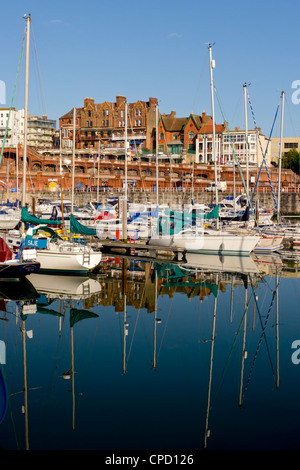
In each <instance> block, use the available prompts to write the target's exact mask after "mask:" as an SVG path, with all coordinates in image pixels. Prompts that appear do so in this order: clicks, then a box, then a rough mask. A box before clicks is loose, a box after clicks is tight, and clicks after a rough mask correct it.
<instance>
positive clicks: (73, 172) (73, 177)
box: [71, 106, 76, 214]
mask: <svg viewBox="0 0 300 470" xmlns="http://www.w3.org/2000/svg"><path fill="white" fill-rule="evenodd" d="M75 119H76V108H75V106H74V108H73V158H72V198H71V201H72V205H71V213H72V214H73V212H74V184H75Z"/></svg>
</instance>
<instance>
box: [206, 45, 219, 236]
mask: <svg viewBox="0 0 300 470" xmlns="http://www.w3.org/2000/svg"><path fill="white" fill-rule="evenodd" d="M211 47H212V45H211V44H209V46H208V50H209V70H210V92H211V112H212V131H213V141H212V153H213V161H214V166H215V186H216V188H215V197H216V205H218V203H219V201H218V187H217V182H218V178H217V157H216V129H215V105H214V81H213V69H214V68H215V61H214V60H213V59H212V54H211ZM218 226H219V222H218V219H217V227H218Z"/></svg>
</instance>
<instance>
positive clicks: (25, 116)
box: [21, 14, 31, 207]
mask: <svg viewBox="0 0 300 470" xmlns="http://www.w3.org/2000/svg"><path fill="white" fill-rule="evenodd" d="M25 19H26V65H25V100H24V146H23V183H22V201H21V202H22V207H25V204H26V165H27V127H28V125H27V120H28V82H29V41H30V21H31V16H30V14H29V15H28V16H26V17H25Z"/></svg>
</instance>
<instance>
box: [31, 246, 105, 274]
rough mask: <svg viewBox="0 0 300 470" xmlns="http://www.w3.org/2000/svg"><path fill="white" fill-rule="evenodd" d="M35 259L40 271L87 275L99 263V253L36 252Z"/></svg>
mask: <svg viewBox="0 0 300 470" xmlns="http://www.w3.org/2000/svg"><path fill="white" fill-rule="evenodd" d="M36 259H37V261H38V262H39V263H40V265H41V266H40V271H45V272H61V273H72V274H84V273H86V274H87V273H88V272H89V271H90V270H91V269H93V268H95V267H96V266H97V265H98V264H99V263H100V261H101V252H91V253H89V252H88V253H86V252H75V253H74V252H72V251H70V252H69V253H68V252H61V251H59V250H37V253H36Z"/></svg>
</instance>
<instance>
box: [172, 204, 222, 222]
mask: <svg viewBox="0 0 300 470" xmlns="http://www.w3.org/2000/svg"><path fill="white" fill-rule="evenodd" d="M165 215H169V216H170V217H175V218H176V219H182V218H184V219H185V220H187V221H188V220H192V219H195V218H196V219H204V220H205V219H217V218H218V217H219V206H215V207H214V208H213V209H212V210H211V211H210V212H205V213H202V212H198V211H196V212H179V211H165Z"/></svg>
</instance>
